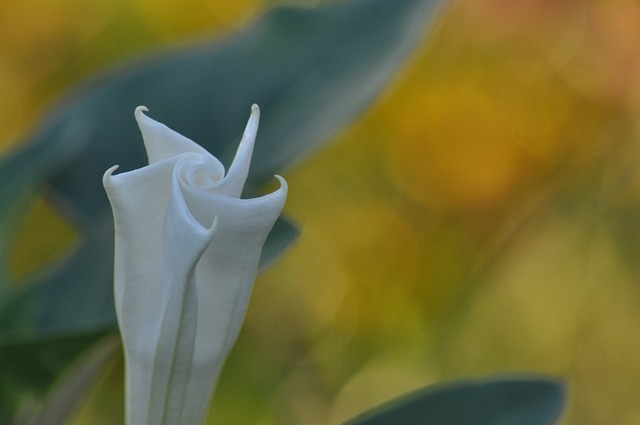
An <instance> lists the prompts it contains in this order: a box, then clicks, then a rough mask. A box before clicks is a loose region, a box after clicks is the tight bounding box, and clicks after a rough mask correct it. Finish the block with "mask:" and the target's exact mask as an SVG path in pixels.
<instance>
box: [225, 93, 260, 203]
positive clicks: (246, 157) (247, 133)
mask: <svg viewBox="0 0 640 425" xmlns="http://www.w3.org/2000/svg"><path fill="white" fill-rule="evenodd" d="M259 123H260V108H259V107H258V105H252V106H251V116H250V117H249V121H247V125H246V127H245V129H244V133H243V135H242V140H241V141H240V145H239V146H238V150H237V151H236V156H235V157H234V158H233V162H232V163H231V166H230V167H229V172H228V173H227V175H226V176H225V178H224V181H223V182H221V183H220V186H219V187H220V188H219V190H217V193H219V194H221V195H227V196H232V197H234V198H239V197H240V195H241V194H242V188H243V187H244V183H245V181H246V180H247V176H248V175H249V165H251V156H252V154H253V146H254V143H255V140H256V133H257V132H258V124H259Z"/></svg>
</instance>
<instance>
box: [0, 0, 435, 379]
mask: <svg viewBox="0 0 640 425" xmlns="http://www.w3.org/2000/svg"><path fill="white" fill-rule="evenodd" d="M436 3H437V2H435V1H432V0H395V1H393V2H391V1H387V0H352V1H345V2H342V3H339V4H335V5H330V6H326V7H319V8H317V9H302V8H294V7H283V8H278V9H274V10H273V11H271V12H268V13H266V14H265V15H264V16H263V17H262V18H260V19H259V20H258V21H256V22H255V24H254V25H253V26H252V27H251V28H249V29H248V30H246V31H243V32H240V33H238V34H236V35H233V36H230V37H228V38H227V39H225V40H223V41H221V42H215V43H206V44H202V45H200V46H196V47H192V48H188V49H183V50H179V51H173V52H170V53H166V54H163V55H159V56H157V57H155V58H150V59H147V60H145V61H142V62H139V63H136V64H133V65H130V66H128V67H125V68H122V69H120V70H117V71H114V72H111V73H109V74H107V75H105V76H103V77H101V78H98V79H96V80H95V81H93V82H91V83H89V84H86V85H85V86H84V87H82V88H80V89H79V90H77V91H76V92H75V93H73V94H72V95H71V96H69V97H68V98H67V99H66V100H64V101H63V102H61V103H59V104H58V105H56V106H55V107H54V108H52V112H51V113H50V114H49V115H48V116H47V117H46V118H45V119H44V120H43V122H42V124H41V126H40V127H39V128H38V129H37V131H36V132H35V133H34V134H33V135H32V136H31V137H30V139H29V140H28V141H26V142H24V143H23V144H22V146H23V147H22V148H21V150H18V151H16V152H14V153H13V154H11V155H10V156H8V157H6V158H4V160H2V161H0V181H2V182H3V183H2V185H0V254H3V255H2V258H3V260H0V261H4V258H7V257H8V256H6V255H4V254H6V253H7V252H8V250H9V246H10V245H9V243H10V240H11V238H12V236H13V232H14V229H15V228H16V227H17V226H16V222H17V221H18V220H19V219H20V217H21V216H22V214H23V212H24V208H25V207H26V205H27V203H28V200H29V199H30V198H31V197H32V196H33V194H34V193H35V191H37V190H39V189H40V188H41V187H43V185H44V182H45V180H47V181H48V183H49V185H48V187H47V192H48V193H49V194H50V195H51V199H52V201H53V202H54V204H55V205H57V207H58V208H59V209H60V210H61V211H62V212H63V213H64V214H65V215H66V216H67V217H69V218H70V219H72V220H73V221H74V223H75V225H76V226H77V227H78V230H79V231H80V232H81V233H82V236H83V242H82V243H81V245H80V246H79V248H78V249H77V250H76V252H75V253H74V255H73V257H72V258H70V259H68V260H67V261H65V262H63V263H62V264H61V266H60V267H59V268H58V269H57V270H55V272H54V273H51V274H48V275H46V276H44V277H40V278H38V279H36V280H35V281H34V282H33V283H32V284H31V285H28V286H27V287H26V289H17V288H16V287H15V285H14V284H13V282H12V281H11V279H10V275H9V273H8V272H7V270H8V269H7V265H6V263H3V262H0V285H1V288H2V291H3V292H2V294H3V297H2V309H1V310H0V323H1V324H2V329H0V342H3V344H4V345H0V358H2V359H4V360H5V361H4V362H3V367H4V368H5V369H7V370H9V369H12V367H13V365H14V364H15V365H16V368H15V369H13V371H14V372H16V373H17V374H18V375H19V376H20V377H21V376H22V372H20V370H22V369H25V372H24V373H25V377H28V376H29V374H28V373H27V372H26V369H28V368H27V365H32V366H30V367H32V370H33V371H38V370H40V369H39V368H45V369H46V366H47V361H48V360H47V357H46V356H47V355H48V353H55V352H58V350H62V349H64V347H67V346H69V347H71V346H75V345H73V344H71V345H69V342H68V340H67V339H66V338H72V339H73V338H76V337H77V338H78V339H77V340H74V341H76V342H77V343H78V347H77V348H78V350H80V349H81V348H82V346H86V345H88V344H90V343H92V342H93V340H92V339H91V338H89V339H84V337H83V335H87V334H92V333H96V334H98V335H99V334H101V333H102V332H104V331H105V330H106V329H108V328H110V327H112V326H114V324H115V316H114V311H113V296H112V266H113V255H112V254H113V253H112V250H113V231H112V228H113V224H112V218H111V212H110V208H109V205H108V202H107V198H106V195H105V193H104V189H103V187H102V183H101V177H102V174H103V172H104V171H105V170H106V169H107V168H109V167H111V166H112V165H114V164H120V166H121V168H120V169H121V170H123V171H127V170H131V169H135V168H139V167H142V166H144V165H145V163H146V155H145V153H144V148H143V144H142V143H141V136H140V134H139V130H138V129H137V127H136V124H135V120H134V118H133V110H134V108H135V107H136V106H138V105H140V104H143V105H146V106H148V107H149V109H150V115H151V116H152V117H153V118H154V119H157V120H158V121H160V122H163V123H166V124H167V125H169V126H170V127H172V128H174V129H175V130H176V131H178V132H180V133H182V134H185V135H186V136H188V137H190V138H192V139H193V140H195V141H197V142H198V143H200V144H202V145H203V146H204V147H205V148H207V149H208V150H209V151H210V152H211V153H213V154H214V155H216V156H217V157H219V158H220V159H221V160H222V161H223V162H226V163H227V164H228V163H229V162H230V160H231V158H232V156H233V154H234V152H235V149H236V147H237V143H238V141H239V139H240V136H241V134H242V131H243V127H244V124H245V122H246V120H247V118H248V116H249V111H250V109H249V108H250V105H251V104H252V103H258V104H259V105H260V107H261V110H262V117H263V119H262V125H261V128H260V131H259V135H258V142H257V144H256V150H255V152H254V159H253V166H252V174H251V175H250V176H249V181H248V186H249V187H260V186H262V185H263V184H264V183H265V182H267V181H270V180H271V179H272V176H273V174H276V173H280V172H282V170H283V169H284V168H286V167H288V166H290V165H291V164H292V162H293V161H294V160H296V159H298V158H299V157H300V156H302V155H303V154H306V153H308V152H309V151H310V150H311V149H313V148H315V147H317V146H318V145H319V144H320V143H321V142H323V141H325V140H327V138H328V137H330V136H331V135H332V134H333V133H335V132H336V131H338V130H339V129H341V128H342V127H344V126H345V125H346V124H348V123H349V122H350V121H352V120H353V119H354V118H355V117H356V116H357V115H358V114H359V113H361V112H362V111H363V110H364V109H365V108H366V107H367V105H368V104H369V103H370V102H371V100H372V99H373V98H374V97H375V95H377V94H378V93H379V92H380V90H381V89H382V88H383V87H384V85H385V83H386V82H388V80H389V79H390V78H391V77H392V76H393V74H394V73H395V71H396V70H397V69H398V68H399V66H400V65H401V64H402V62H403V61H404V59H406V57H407V56H408V55H409V53H410V52H411V51H412V49H413V48H414V47H415V46H416V45H417V43H418V42H419V41H420V39H421V37H422V35H423V32H424V31H425V29H426V27H427V26H426V20H427V18H429V16H430V14H431V12H433V10H434V9H435V6H436ZM297 234H298V230H297V229H296V227H295V226H294V225H293V224H292V223H291V222H289V221H287V220H286V219H285V218H281V220H280V221H279V222H278V223H277V224H276V226H275V228H274V231H273V232H272V234H271V235H270V236H269V238H268V240H267V244H266V246H265V250H264V255H263V261H262V264H264V263H265V262H266V261H268V260H270V259H273V258H275V257H276V256H277V255H278V254H279V253H280V252H281V251H282V250H283V249H285V248H286V247H287V246H288V245H289V244H290V243H291V242H292V241H293V240H294V239H295V237H296V236H297ZM56 338H61V339H60V340H59V341H58V340H56ZM16 344H18V345H16ZM20 344H27V345H28V344H31V346H30V348H29V350H30V353H31V354H30V355H29V356H25V357H24V358H22V357H20V355H19V353H20V352H21V349H19V347H21V346H22V345H20ZM58 344H59V345H58ZM24 347H26V345H24ZM25 349H26V348H25ZM69 357H70V358H71V357H73V356H71V355H70V356H69ZM61 362H62V363H60V364H59V366H61V367H57V366H56V367H55V368H53V369H51V372H50V373H44V372H46V370H49V369H46V370H44V369H42V371H43V373H42V374H40V373H39V372H38V375H37V376H40V377H41V380H39V381H38V382H35V381H34V382H32V384H33V385H35V386H39V387H43V388H45V387H47V386H48V385H49V384H50V380H51V379H53V378H54V377H55V375H56V374H57V373H59V372H60V371H61V370H62V369H63V367H62V366H64V361H62V360H61ZM56 364H58V363H56ZM22 366H24V368H22ZM1 379H5V377H4V376H2V377H0V380H1Z"/></svg>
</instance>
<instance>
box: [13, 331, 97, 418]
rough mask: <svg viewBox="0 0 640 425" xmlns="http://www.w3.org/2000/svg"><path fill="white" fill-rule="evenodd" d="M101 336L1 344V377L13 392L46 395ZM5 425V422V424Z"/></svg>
mask: <svg viewBox="0 0 640 425" xmlns="http://www.w3.org/2000/svg"><path fill="white" fill-rule="evenodd" d="M101 335H102V333H101V332H89V333H84V334H80V333H76V334H73V335H69V336H63V335H56V336H55V338H51V339H44V338H43V339H39V340H33V339H24V340H19V339H16V340H14V341H11V342H4V341H3V342H2V343H0V376H2V382H3V384H5V385H6V384H8V386H9V387H10V388H12V389H13V390H17V391H20V390H25V389H30V390H36V392H38V393H39V394H40V395H41V394H42V393H44V392H45V391H46V390H47V389H48V387H49V385H50V384H51V382H52V380H54V379H55V378H56V377H57V376H58V375H59V374H60V373H62V372H63V371H64V370H65V368H66V367H67V366H68V365H69V363H71V362H72V361H73V360H74V359H76V358H77V356H78V355H79V354H80V353H82V352H83V350H85V349H86V347H87V346H88V345H90V344H93V343H94V342H96V341H97V340H98V339H99V338H100V336H101ZM3 423H5V422H3Z"/></svg>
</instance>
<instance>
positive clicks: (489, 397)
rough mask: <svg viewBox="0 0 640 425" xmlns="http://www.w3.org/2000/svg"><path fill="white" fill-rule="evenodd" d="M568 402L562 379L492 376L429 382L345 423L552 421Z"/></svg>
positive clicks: (547, 424)
mask: <svg viewBox="0 0 640 425" xmlns="http://www.w3.org/2000/svg"><path fill="white" fill-rule="evenodd" d="M564 404H565V389H564V386H563V385H562V384H561V383H560V382H558V381H555V380H550V379H541V378H533V377H531V378H524V377H523V378H491V379H482V380H471V381H461V382H456V383H452V384H444V385H442V384H441V385H436V386H434V387H428V388H426V389H424V390H420V391H417V392H415V393H412V394H409V395H407V396H404V397H401V398H400V399H397V400H394V401H392V402H390V403H389V404H387V405H385V406H382V407H380V408H378V409H375V410H373V411H371V412H367V413H364V414H363V415H361V416H359V417H358V418H355V419H353V420H352V421H349V422H348V423H347V424H346V425H392V424H415V425H418V424H425V425H426V424H428V425H552V424H554V423H556V421H557V420H558V418H559V417H560V415H561V414H562V410H563V407H564Z"/></svg>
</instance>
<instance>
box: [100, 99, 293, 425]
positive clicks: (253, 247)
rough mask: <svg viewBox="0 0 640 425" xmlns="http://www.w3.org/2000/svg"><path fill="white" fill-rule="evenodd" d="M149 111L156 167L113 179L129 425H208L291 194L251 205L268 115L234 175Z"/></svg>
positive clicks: (147, 127) (139, 113) (148, 141)
mask: <svg viewBox="0 0 640 425" xmlns="http://www.w3.org/2000/svg"><path fill="white" fill-rule="evenodd" d="M145 111H147V109H146V108H145V107H142V106H140V107H138V108H137V109H136V111H135V117H136V120H137V121H138V125H139V126H140V130H141V132H142V137H143V139H144V144H145V148H146V151H147V155H148V158H149V165H148V166H146V167H143V168H140V169H137V170H133V171H129V172H125V173H120V174H116V175H113V172H114V171H115V169H116V168H117V166H115V167H112V168H111V169H109V170H108V171H107V172H106V173H105V175H104V179H103V183H104V187H105V189H106V191H107V195H108V197H109V200H110V202H111V206H112V208H113V215H114V221H115V235H116V236H115V278H114V279H115V291H114V292H115V305H116V314H117V318H118V325H119V327H120V332H121V334H122V341H123V344H124V351H125V364H126V372H125V373H126V376H125V379H126V382H125V385H126V388H125V391H126V423H127V424H128V425H174V424H175V425H178V424H180V425H201V424H202V423H203V421H204V419H205V417H206V413H207V408H208V405H209V401H210V399H211V396H212V394H213V391H214V388H215V385H216V382H217V379H218V376H219V374H220V371H221V368H222V365H223V363H224V361H225V359H226V357H227V355H228V353H229V351H230V350H231V347H232V346H233V344H234V342H235V340H236V338H237V335H238V333H239V331H240V328H241V326H242V322H243V320H244V316H245V312H246V309H247V304H248V302H249V296H250V293H251V290H252V287H253V282H254V279H255V276H256V273H257V268H258V261H259V258H260V253H261V251H262V245H263V243H264V241H265V238H266V237H267V234H268V233H269V231H270V230H271V228H272V226H273V224H274V222H275V221H276V219H277V218H278V216H279V215H280V212H281V211H282V208H283V206H284V202H285V198H286V195H287V185H286V182H285V181H284V179H282V178H280V177H277V178H278V179H279V180H280V188H279V189H278V190H276V191H275V192H273V193H271V194H268V195H265V196H262V197H260V198H255V199H240V194H241V192H242V188H243V186H244V183H245V180H246V178H247V175H248V172H249V164H250V162H251V155H252V152H253V144H254V140H255V136H256V132H257V129H258V121H259V115H260V111H259V109H258V107H257V106H256V105H253V107H252V108H251V117H250V118H249V121H248V123H247V126H246V129H245V131H244V135H243V136H242V141H241V142H240V146H239V147H238V150H237V153H236V156H235V158H234V160H233V163H232V164H231V166H230V168H229V170H228V172H227V173H226V174H225V169H224V166H223V165H222V164H221V163H220V161H218V160H217V159H216V158H215V157H214V156H212V155H211V154H209V153H208V152H207V151H206V150H205V149H203V148H202V147H200V146H198V145H197V144H195V143H194V142H192V141H191V140H189V139H187V138H186V137H184V136H181V135H180V134H178V133H176V132H174V131H173V130H171V129H169V128H168V127H166V126H165V125H163V124H160V123H158V122H156V121H154V120H152V119H151V118H149V117H147V116H146V115H145V114H144V112H145Z"/></svg>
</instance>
